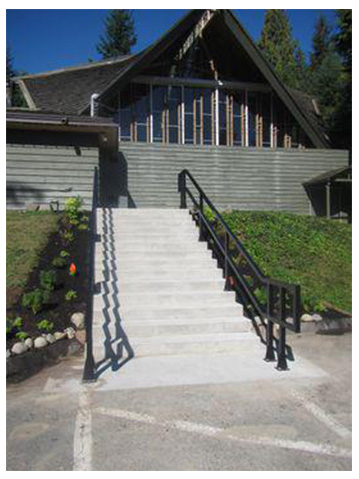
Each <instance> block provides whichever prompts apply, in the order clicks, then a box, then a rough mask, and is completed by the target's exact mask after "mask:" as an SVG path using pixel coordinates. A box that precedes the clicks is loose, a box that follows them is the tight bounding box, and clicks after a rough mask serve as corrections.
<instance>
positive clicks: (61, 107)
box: [19, 56, 135, 114]
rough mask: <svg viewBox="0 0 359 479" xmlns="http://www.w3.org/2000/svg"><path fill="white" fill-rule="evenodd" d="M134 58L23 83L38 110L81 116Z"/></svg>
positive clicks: (68, 71)
mask: <svg viewBox="0 0 359 479" xmlns="http://www.w3.org/2000/svg"><path fill="white" fill-rule="evenodd" d="M134 58H135V57H134V56H132V57H129V56H125V57H119V58H117V59H114V60H109V61H105V62H104V61H101V62H96V63H89V64H87V65H82V66H79V67H74V68H69V69H63V70H59V71H56V72H48V73H43V74H38V75H30V76H26V77H20V78H19V79H20V80H21V81H22V82H23V83H24V84H25V87H26V88H27V90H28V92H29V93H30V95H31V98H32V100H33V102H34V104H35V105H36V108H38V109H40V110H43V111H50V112H56V113H67V114H78V113H79V112H80V111H81V110H82V109H84V108H86V106H87V105H88V104H89V103H90V97H91V95H92V94H93V93H100V92H101V91H103V90H104V89H105V88H106V87H107V86H108V85H109V84H110V83H111V81H113V78H114V77H116V76H117V75H118V74H119V73H120V72H121V71H122V70H123V69H124V68H125V67H126V66H128V64H129V63H130V62H132V61H133V59H134Z"/></svg>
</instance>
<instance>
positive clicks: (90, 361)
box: [82, 167, 99, 383]
mask: <svg viewBox="0 0 359 479" xmlns="http://www.w3.org/2000/svg"><path fill="white" fill-rule="evenodd" d="M98 206H99V194H98V169H97V167H95V170H94V175H93V186H92V207H91V215H90V237H89V246H88V292H89V301H88V303H87V311H86V323H85V328H86V358H85V367H84V372H83V376H82V381H83V382H86V383H88V382H94V381H96V365H95V360H94V356H93V338H92V321H93V303H94V293H95V242H96V238H97V214H96V210H97V207H98Z"/></svg>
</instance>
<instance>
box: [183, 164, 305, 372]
mask: <svg viewBox="0 0 359 479" xmlns="http://www.w3.org/2000/svg"><path fill="white" fill-rule="evenodd" d="M187 177H188V178H189V179H190V181H191V183H192V185H193V186H194V187H195V189H196V190H197V195H198V199H196V197H195V195H194V194H193V193H192V191H191V190H190V189H189V187H188V186H187V181H186V179H187ZM178 191H179V193H180V194H181V204H180V207H181V208H187V195H188V196H189V198H190V199H191V201H192V203H193V205H194V207H195V209H196V213H197V218H198V223H199V237H200V240H205V239H208V240H209V242H210V243H212V246H213V249H214V253H216V254H217V257H218V259H219V260H220V261H221V262H222V267H223V270H224V278H225V289H227V290H228V289H232V288H233V289H235V291H236V292H237V293H238V295H239V297H240V298H241V299H242V300H243V301H244V302H245V303H246V304H247V306H248V307H249V308H251V310H252V312H253V315H254V316H259V318H260V320H261V321H262V323H263V324H264V325H265V326H266V346H267V351H266V356H265V360H266V361H274V360H275V355H274V334H273V325H274V323H275V324H278V325H279V340H278V347H277V358H278V364H277V368H278V369H280V370H285V369H288V367H287V361H286V329H289V330H291V331H294V332H300V315H301V300H300V286H299V285H295V284H290V283H285V282H283V281H278V280H275V279H272V278H269V277H268V276H266V275H265V274H264V273H263V272H262V271H261V269H260V268H259V266H258V265H257V264H256V263H255V261H254V260H253V258H252V257H251V256H250V254H249V253H248V252H247V251H246V249H245V247H244V246H243V244H242V243H241V242H240V241H239V239H238V238H237V236H236V235H234V233H233V232H232V230H231V229H230V227H229V226H228V224H227V223H226V221H225V220H224V219H223V217H222V215H221V214H220V213H219V211H218V210H217V208H216V207H215V206H214V205H213V203H212V202H211V200H210V199H209V198H208V196H207V195H206V194H205V192H204V191H203V189H202V188H201V187H200V186H199V184H198V183H197V181H196V180H195V178H194V177H193V176H192V174H191V173H190V172H189V171H188V170H183V171H181V173H180V174H179V175H178ZM205 207H207V208H209V210H210V211H211V214H212V215H214V221H215V222H216V223H217V224H218V223H219V224H220V225H221V229H222V230H223V236H224V237H223V239H221V235H220V234H218V233H217V232H216V230H215V228H214V227H213V225H212V224H211V221H210V220H209V218H208V217H207V216H206V212H205ZM233 248H234V251H233ZM233 253H237V255H239V256H237V257H238V258H239V259H240V262H241V263H242V264H243V266H242V268H240V267H239V266H238V265H237V264H236V262H235V259H234V258H233ZM233 277H234V278H233ZM248 278H249V279H248ZM258 287H260V288H262V291H263V292H264V293H265V301H264V302H263V301H260V300H259V299H258V297H257V295H256V290H257V289H258Z"/></svg>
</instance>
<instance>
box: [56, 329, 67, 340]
mask: <svg viewBox="0 0 359 479" xmlns="http://www.w3.org/2000/svg"><path fill="white" fill-rule="evenodd" d="M54 338H55V339H56V341H58V340H59V339H64V338H66V333H61V332H60V331H56V333H54Z"/></svg>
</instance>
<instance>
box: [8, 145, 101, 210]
mask: <svg viewBox="0 0 359 479" xmlns="http://www.w3.org/2000/svg"><path fill="white" fill-rule="evenodd" d="M98 164H99V153H98V148H84V147H81V148H77V149H76V150H75V148H73V147H67V146H61V147H56V146H38V145H37V146H34V145H18V144H7V146H6V202H7V207H8V208H25V207H26V203H36V204H40V205H44V206H49V203H50V201H54V200H59V202H60V205H61V206H63V204H64V201H66V199H67V198H69V197H72V196H77V195H80V196H81V197H82V198H83V200H84V205H85V207H86V208H88V207H90V205H91V200H92V182H93V172H94V167H95V166H97V165H98Z"/></svg>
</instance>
